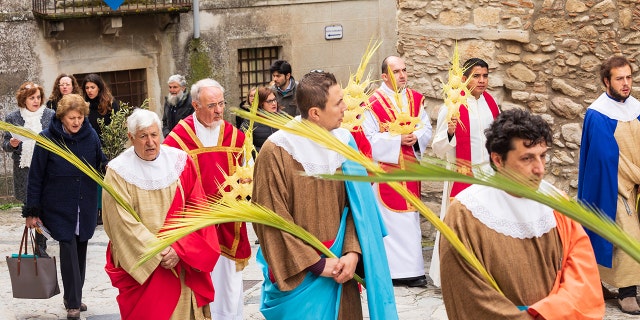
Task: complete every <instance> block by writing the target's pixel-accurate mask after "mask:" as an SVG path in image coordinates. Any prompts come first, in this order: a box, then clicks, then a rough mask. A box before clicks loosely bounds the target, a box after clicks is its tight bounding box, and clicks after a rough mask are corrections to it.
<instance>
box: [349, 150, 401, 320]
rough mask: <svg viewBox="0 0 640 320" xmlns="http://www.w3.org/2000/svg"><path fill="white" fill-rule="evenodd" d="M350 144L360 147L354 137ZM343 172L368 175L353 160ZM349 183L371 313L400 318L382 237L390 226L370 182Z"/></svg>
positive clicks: (376, 317)
mask: <svg viewBox="0 0 640 320" xmlns="http://www.w3.org/2000/svg"><path fill="white" fill-rule="evenodd" d="M349 146H351V147H352V148H354V149H357V147H356V143H355V141H354V140H353V138H351V140H350V141H349ZM342 172H344V174H347V175H360V176H366V175H367V170H366V169H365V168H364V167H362V166H361V165H359V164H357V163H355V162H352V161H349V160H347V161H346V162H344V163H343V164H342ZM345 185H346V188H347V196H348V198H349V207H350V210H351V215H352V216H353V222H354V224H355V227H356V232H357V233H358V240H360V249H361V250H362V260H363V262H364V280H365V282H366V290H367V300H368V306H369V317H370V318H371V319H372V320H393V319H398V311H397V310H396V300H395V297H394V295H393V284H392V283H391V274H390V273H389V263H388V262H387V254H386V251H385V249H384V243H383V240H382V237H384V236H385V235H386V234H387V229H386V228H385V226H384V222H383V221H382V216H381V215H380V210H379V208H378V206H377V205H376V203H377V202H376V199H375V195H374V193H373V189H372V188H371V184H370V183H368V182H355V181H346V182H345Z"/></svg>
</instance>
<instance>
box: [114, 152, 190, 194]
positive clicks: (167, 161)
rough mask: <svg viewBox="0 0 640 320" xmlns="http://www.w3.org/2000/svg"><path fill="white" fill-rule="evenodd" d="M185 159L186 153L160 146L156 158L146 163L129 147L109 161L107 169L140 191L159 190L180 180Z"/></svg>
mask: <svg viewBox="0 0 640 320" xmlns="http://www.w3.org/2000/svg"><path fill="white" fill-rule="evenodd" d="M187 157H188V155H187V153H186V152H184V151H182V150H180V149H176V148H172V147H168V146H165V145H160V154H159V155H158V157H157V158H156V159H155V160H151V161H147V160H143V159H141V158H140V157H138V155H136V153H135V152H134V151H133V147H129V148H128V149H127V150H125V151H124V152H122V153H121V154H120V155H119V156H117V157H116V158H115V159H113V160H111V161H109V169H111V170H113V171H115V172H116V173H117V174H118V175H120V176H121V177H122V178H123V179H124V180H125V181H127V182H129V183H131V184H134V185H135V186H137V187H138V188H140V189H143V190H160V189H164V188H166V187H168V186H170V185H171V184H172V183H173V182H175V181H176V180H178V178H180V175H181V174H182V170H184V167H185V165H186V163H187Z"/></svg>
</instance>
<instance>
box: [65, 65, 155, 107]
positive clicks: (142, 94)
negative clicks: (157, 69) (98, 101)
mask: <svg viewBox="0 0 640 320" xmlns="http://www.w3.org/2000/svg"><path fill="white" fill-rule="evenodd" d="M86 75H87V73H83V74H74V77H76V79H77V80H78V83H79V84H80V85H82V81H83V80H84V77H85V76H86ZM98 75H99V76H100V77H102V80H104V82H105V84H106V85H107V86H108V87H109V89H110V90H111V94H112V95H113V97H114V98H115V99H118V100H120V101H122V102H124V103H128V104H129V105H130V106H140V105H141V104H142V102H143V101H144V99H146V98H147V73H146V70H145V69H132V70H120V71H109V72H99V73H98ZM83 89H84V88H83Z"/></svg>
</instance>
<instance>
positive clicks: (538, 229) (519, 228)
mask: <svg viewBox="0 0 640 320" xmlns="http://www.w3.org/2000/svg"><path fill="white" fill-rule="evenodd" d="M546 188H554V187H553V186H552V185H551V184H549V183H547V182H545V181H542V183H541V184H540V189H546ZM456 199H458V201H460V203H462V204H463V205H464V206H465V207H467V209H469V211H471V214H472V215H473V216H474V217H475V218H476V219H478V220H480V222H481V223H482V224H484V225H485V226H487V227H488V228H489V229H492V230H494V231H496V232H498V233H501V234H504V235H506V236H509V237H512V238H518V239H530V238H537V237H540V236H542V235H544V234H545V233H547V232H549V231H550V230H551V229H553V228H555V227H556V219H555V216H554V214H553V209H552V208H550V207H548V206H546V205H544V204H541V203H538V202H536V201H533V200H529V199H526V198H518V197H515V196H512V195H510V194H508V193H506V192H504V191H502V190H499V189H494V188H491V187H487V186H480V185H472V186H470V187H468V188H466V189H465V190H463V191H462V192H460V193H459V194H458V195H457V196H456Z"/></svg>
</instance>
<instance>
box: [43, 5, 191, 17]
mask: <svg viewBox="0 0 640 320" xmlns="http://www.w3.org/2000/svg"><path fill="white" fill-rule="evenodd" d="M32 3H33V15H34V16H36V17H38V18H41V19H44V20H57V21H60V20H66V19H78V18H89V17H118V16H126V15H141V14H158V13H181V12H188V11H190V10H191V6H192V0H126V1H125V2H124V3H123V4H122V5H121V6H120V7H119V8H118V9H117V10H111V8H110V7H109V6H108V5H107V4H106V3H105V2H104V1H102V0H32Z"/></svg>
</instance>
